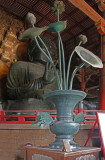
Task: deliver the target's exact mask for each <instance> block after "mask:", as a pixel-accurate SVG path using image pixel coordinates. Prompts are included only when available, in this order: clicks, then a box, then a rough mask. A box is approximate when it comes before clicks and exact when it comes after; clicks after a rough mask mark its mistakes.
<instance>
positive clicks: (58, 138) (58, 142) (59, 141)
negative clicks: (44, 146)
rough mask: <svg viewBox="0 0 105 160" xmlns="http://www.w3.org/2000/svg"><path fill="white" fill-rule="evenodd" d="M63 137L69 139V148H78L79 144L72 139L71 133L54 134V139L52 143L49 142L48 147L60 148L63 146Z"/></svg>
mask: <svg viewBox="0 0 105 160" xmlns="http://www.w3.org/2000/svg"><path fill="white" fill-rule="evenodd" d="M63 139H66V140H68V141H69V143H70V147H71V149H79V148H80V147H79V145H78V144H77V143H75V142H74V141H73V136H72V135H65V136H64V135H60V136H56V140H55V141H54V142H53V143H51V144H49V148H51V149H58V150H62V148H63V141H62V140H63Z"/></svg>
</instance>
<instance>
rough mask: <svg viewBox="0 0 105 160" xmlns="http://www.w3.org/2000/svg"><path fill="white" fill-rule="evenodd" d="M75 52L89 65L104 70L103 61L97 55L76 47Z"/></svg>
mask: <svg viewBox="0 0 105 160" xmlns="http://www.w3.org/2000/svg"><path fill="white" fill-rule="evenodd" d="M75 51H76V53H77V54H78V56H79V57H80V58H81V59H82V60H83V61H84V62H86V63H87V64H89V65H91V66H93V67H95V68H103V64H102V61H101V59H100V58H99V57H97V56H96V55H95V54H93V53H92V52H90V51H89V50H87V49H85V48H83V47H81V46H76V47H75Z"/></svg>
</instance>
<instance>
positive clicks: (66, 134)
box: [44, 90, 86, 149]
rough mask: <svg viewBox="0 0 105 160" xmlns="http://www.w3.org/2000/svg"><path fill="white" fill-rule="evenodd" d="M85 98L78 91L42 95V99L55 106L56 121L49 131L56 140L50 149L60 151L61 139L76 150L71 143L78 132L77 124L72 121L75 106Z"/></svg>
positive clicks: (57, 91) (58, 91)
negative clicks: (65, 140) (68, 142)
mask: <svg viewBox="0 0 105 160" xmlns="http://www.w3.org/2000/svg"><path fill="white" fill-rule="evenodd" d="M85 97H86V93H85V92H82V91H78V90H56V91H52V92H49V93H47V94H45V95H44V98H45V99H46V100H48V101H50V102H52V103H54V104H55V107H56V111H57V121H56V122H54V123H53V124H52V125H50V130H51V132H52V133H53V134H55V135H56V140H55V142H53V143H52V144H50V145H49V146H50V148H53V149H62V147H63V142H62V140H63V139H68V140H69V141H70V146H71V148H74V149H75V148H78V147H79V146H78V144H76V143H75V142H74V141H73V135H74V134H76V133H77V132H78V131H79V123H75V122H74V121H73V110H74V107H75V105H76V104H77V103H78V102H79V101H81V100H83V99H84V98H85Z"/></svg>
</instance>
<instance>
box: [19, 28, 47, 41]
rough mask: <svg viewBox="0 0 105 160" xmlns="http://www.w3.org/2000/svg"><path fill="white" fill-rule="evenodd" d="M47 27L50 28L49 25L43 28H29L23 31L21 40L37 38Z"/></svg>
mask: <svg viewBox="0 0 105 160" xmlns="http://www.w3.org/2000/svg"><path fill="white" fill-rule="evenodd" d="M47 29H48V27H47V26H45V27H42V28H38V27H33V28H29V29H27V30H25V31H24V32H23V34H22V35H21V36H20V37H19V40H23V39H26V38H35V37H36V36H39V35H40V34H41V33H42V32H44V31H45V30H47Z"/></svg>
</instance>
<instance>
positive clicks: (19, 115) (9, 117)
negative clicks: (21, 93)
mask: <svg viewBox="0 0 105 160" xmlns="http://www.w3.org/2000/svg"><path fill="white" fill-rule="evenodd" d="M81 111H82V112H83V114H84V117H85V121H84V122H82V123H84V124H94V122H95V121H96V112H105V111H103V110H80V109H79V110H74V113H75V114H78V113H80V112H81ZM38 112H48V113H49V114H50V115H51V117H52V118H53V119H56V110H44V111H43V110H35V111H34V110H11V111H10V110H9V111H3V110H2V109H0V123H4V124H31V123H32V122H34V121H35V120H36V117H37V114H38ZM7 113H8V114H7Z"/></svg>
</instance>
